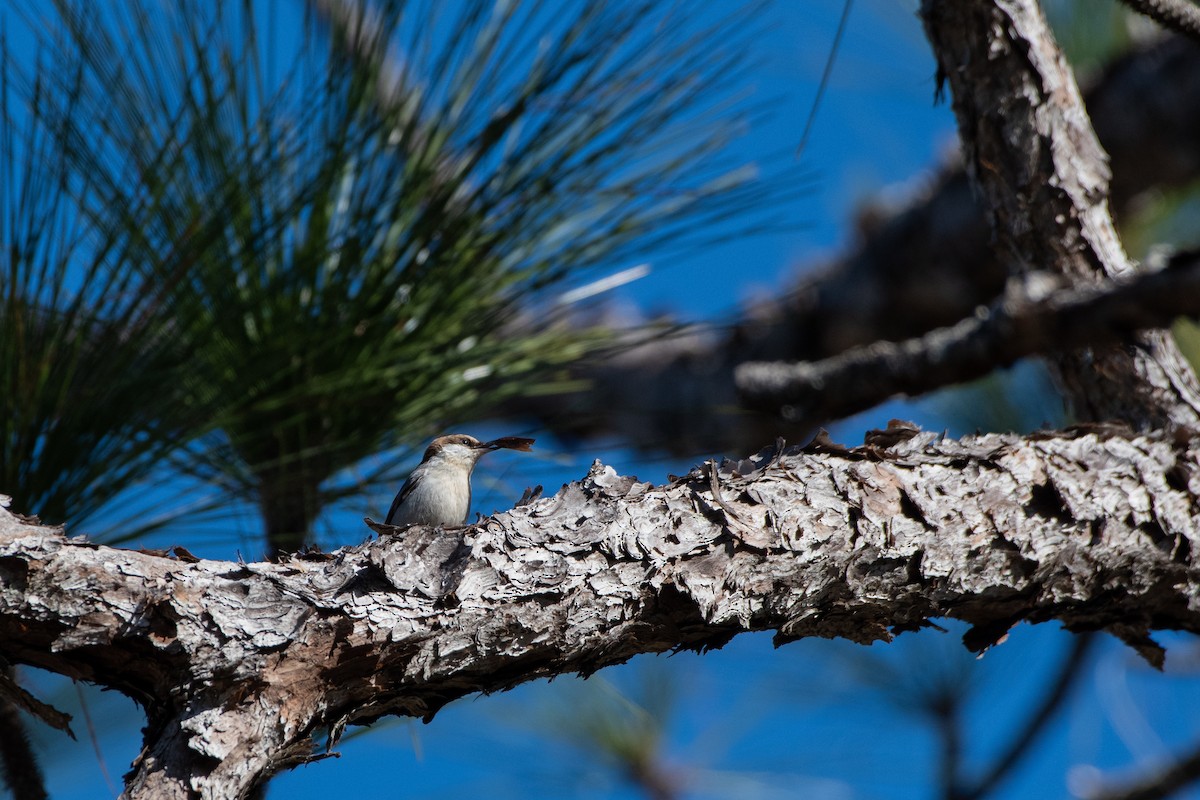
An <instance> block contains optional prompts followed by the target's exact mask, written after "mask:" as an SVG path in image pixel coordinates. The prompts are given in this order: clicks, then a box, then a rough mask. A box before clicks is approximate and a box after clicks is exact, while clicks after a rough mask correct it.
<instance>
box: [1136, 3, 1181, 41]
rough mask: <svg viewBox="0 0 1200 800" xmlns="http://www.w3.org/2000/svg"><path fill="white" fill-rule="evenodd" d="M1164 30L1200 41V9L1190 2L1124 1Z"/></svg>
mask: <svg viewBox="0 0 1200 800" xmlns="http://www.w3.org/2000/svg"><path fill="white" fill-rule="evenodd" d="M1123 2H1124V3H1125V5H1127V6H1129V7H1130V8H1132V9H1133V10H1134V11H1137V12H1138V13H1140V14H1145V15H1146V16H1147V17H1149V18H1150V19H1152V20H1154V21H1155V22H1157V23H1158V24H1159V25H1162V26H1163V27H1164V28H1166V29H1168V30H1172V31H1176V32H1178V33H1182V34H1183V35H1185V36H1190V37H1191V38H1193V39H1196V40H1197V41H1200V8H1197V7H1196V6H1195V5H1193V4H1192V3H1189V2H1188V0H1123Z"/></svg>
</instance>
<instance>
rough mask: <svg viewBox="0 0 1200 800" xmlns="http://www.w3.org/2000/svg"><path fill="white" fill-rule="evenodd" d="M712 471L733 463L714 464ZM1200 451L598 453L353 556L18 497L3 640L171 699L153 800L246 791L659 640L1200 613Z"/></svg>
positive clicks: (47, 664) (1, 608)
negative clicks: (205, 550)
mask: <svg viewBox="0 0 1200 800" xmlns="http://www.w3.org/2000/svg"><path fill="white" fill-rule="evenodd" d="M714 469H715V472H714ZM1198 503H1200V445H1198V444H1197V443H1196V442H1195V441H1193V440H1192V439H1190V438H1180V439H1179V440H1175V439H1166V438H1154V437H1145V436H1141V437H1133V436H1130V435H1128V434H1126V433H1122V432H1120V431H1117V430H1113V429H1107V428H1095V429H1090V430H1077V431H1073V432H1066V433H1061V434H1042V435H1038V436H1031V437H1026V438H1018V437H1013V436H995V435H993V436H982V437H975V438H970V439H964V440H960V441H951V440H939V439H937V438H936V437H935V436H933V435H931V434H916V435H914V434H913V432H912V431H911V430H908V429H905V428H896V429H893V430H891V431H889V432H886V433H885V432H880V433H878V434H876V435H873V436H871V437H870V438H869V443H868V444H867V445H865V446H863V447H860V448H855V449H853V450H846V449H844V448H840V447H837V446H834V445H831V444H829V443H828V442H824V443H817V444H815V445H814V446H812V447H810V448H808V449H807V450H805V451H800V450H793V451H790V452H786V453H784V452H772V451H766V452H764V453H762V454H760V455H759V456H757V457H756V458H755V459H751V460H746V461H743V462H726V463H725V464H723V465H721V466H720V467H715V468H714V466H713V465H710V464H706V465H704V466H703V467H702V468H698V469H696V470H693V472H692V473H691V474H689V475H688V476H686V477H684V478H680V479H675V480H673V481H672V482H670V483H668V484H666V485H663V486H652V485H650V484H647V483H640V482H638V481H637V480H636V479H634V478H622V477H619V476H617V475H616V474H614V473H613V472H612V470H611V469H607V468H603V467H601V466H600V465H599V464H597V465H596V466H595V467H594V468H593V470H592V472H591V473H590V474H589V475H588V477H587V478H586V479H585V480H583V481H581V482H579V483H574V484H570V485H568V486H566V487H564V488H563V490H562V491H560V492H559V493H558V494H557V495H556V496H554V497H552V498H544V499H542V500H539V501H537V502H535V503H532V504H530V505H527V506H523V507H520V508H517V509H514V510H512V511H510V512H508V513H505V514H500V515H498V516H496V517H493V518H489V519H486V520H484V521H483V522H482V523H481V524H480V525H478V526H475V527H471V528H466V529H462V530H458V531H444V532H443V531H431V530H429V529H424V528H413V529H410V530H408V531H405V532H396V533H389V535H385V536H383V537H381V538H380V539H379V540H377V541H373V542H370V543H368V544H364V545H362V546H359V547H355V548H347V549H344V550H341V551H339V552H338V553H336V554H334V555H333V556H330V557H326V558H324V559H319V558H307V559H305V558H294V559H292V560H290V561H287V562H284V563H278V564H275V563H262V564H258V563H256V564H233V563H225V562H215V561H199V562H196V563H184V562H181V561H178V560H174V559H171V558H168V557H165V556H164V555H157V554H152V553H141V552H134V551H126V550H116V549H112V548H106V547H99V546H96V545H93V544H89V543H87V542H84V541H80V540H72V539H67V538H65V537H64V536H63V535H62V534H61V533H60V532H58V531H57V530H54V529H48V528H43V527H38V526H36V525H33V524H30V523H28V522H25V521H22V520H20V519H18V518H16V517H13V516H12V515H10V514H8V513H7V512H3V513H0V655H3V657H5V658H6V659H8V660H10V661H13V662H20V663H26V664H32V665H36V666H39V667H43V668H46V669H50V670H54V671H57V672H60V673H63V674H67V675H70V676H72V677H76V678H82V679H85V680H89V681H94V682H97V683H100V684H102V685H105V686H110V687H113V688H117V689H120V690H122V691H123V692H125V693H126V694H128V695H130V696H131V697H134V698H135V699H136V700H138V701H139V702H140V703H141V704H142V705H143V706H144V707H145V708H146V711H147V715H148V723H149V724H148V726H147V740H146V747H145V749H144V750H143V752H142V754H141V756H139V758H138V760H137V762H136V763H135V768H134V771H133V773H132V774H131V777H130V779H129V783H128V786H127V790H128V793H129V795H130V796H131V797H135V798H136V797H156V798H157V797H186V796H191V795H192V793H198V794H200V795H202V796H208V797H240V796H243V795H244V794H245V793H246V792H247V791H249V789H250V787H252V786H253V785H254V784H255V783H256V782H257V781H260V780H262V779H263V777H264V776H266V775H269V774H270V773H272V772H273V771H276V770H278V769H281V768H283V767H286V766H289V765H292V764H295V763H300V762H303V761H305V760H310V759H311V758H313V757H314V744H313V739H314V737H316V736H317V735H318V733H319V732H320V731H323V730H330V731H332V736H333V738H334V739H336V736H337V734H338V733H339V732H340V730H341V729H342V727H343V726H344V725H346V724H348V723H363V722H367V721H370V720H372V719H374V718H376V717H379V716H381V715H385V714H404V715H411V716H423V717H429V716H431V715H432V714H433V713H434V712H436V711H437V709H438V708H440V707H441V706H442V705H444V704H445V703H447V702H449V701H451V700H453V699H455V698H457V697H461V696H462V695H464V694H468V693H472V692H481V691H482V692H489V691H496V690H499V689H503V688H506V687H508V686H511V685H513V684H515V683H519V682H522V681H526V680H529V679H532V678H536V677H541V676H546V675H556V674H563V673H570V672H583V673H588V672H592V671H594V670H596V669H599V668H601V667H603V666H606V665H608V664H614V663H618V662H621V661H624V660H626V659H628V658H629V657H631V656H633V655H635V654H637V653H644V652H661V651H664V650H670V649H673V648H681V647H682V648H698V649H703V648H708V647H717V646H720V645H721V644H723V643H724V642H725V641H727V640H728V638H729V637H731V636H733V635H735V634H736V633H738V632H741V631H749V630H775V631H776V632H777V633H776V641H777V642H780V643H782V642H786V641H790V640H792V639H796V638H800V637H804V636H823V637H833V636H840V637H845V638H849V639H852V640H854V641H859V642H868V641H872V640H876V639H888V638H890V637H891V636H892V635H894V633H896V632H897V631H901V630H911V629H914V628H918V627H921V626H922V625H924V624H926V623H927V622H928V620H930V619H931V618H935V617H954V618H957V619H962V620H965V621H967V622H968V623H970V624H971V625H972V628H971V632H970V633H969V634H968V635H967V636H966V643H967V645H968V646H969V647H971V648H973V649H976V650H980V649H983V648H985V647H987V646H989V645H991V644H992V643H993V642H995V641H997V640H998V639H999V638H1000V637H1001V636H1002V635H1003V633H1004V632H1005V631H1006V630H1007V629H1008V628H1009V627H1010V626H1012V625H1013V624H1015V623H1016V622H1018V621H1021V620H1029V621H1034V622H1037V621H1045V620H1050V619H1056V620H1059V621H1061V622H1062V623H1063V624H1065V625H1066V626H1068V627H1070V628H1072V629H1075V630H1094V629H1108V630H1111V631H1113V632H1114V633H1116V634H1117V635H1119V636H1122V637H1123V638H1124V639H1125V640H1126V641H1128V642H1130V643H1131V644H1133V645H1134V646H1136V647H1138V648H1139V649H1140V650H1141V651H1142V652H1143V653H1144V654H1146V655H1147V656H1148V657H1150V658H1152V659H1155V658H1161V651H1159V650H1158V649H1157V647H1156V646H1155V645H1154V644H1153V642H1152V641H1151V640H1150V639H1149V632H1150V630H1151V629H1153V628H1178V629H1184V630H1190V631H1196V632H1200V604H1197V602H1196V597H1198V596H1200V571H1198V570H1197V566H1198V565H1197V562H1196V557H1195V556H1194V555H1193V553H1194V552H1195V548H1194V547H1193V544H1192V541H1191V540H1192V538H1194V537H1195V536H1196V531H1197V530H1200V516H1198V512H1197V508H1200V505H1198Z"/></svg>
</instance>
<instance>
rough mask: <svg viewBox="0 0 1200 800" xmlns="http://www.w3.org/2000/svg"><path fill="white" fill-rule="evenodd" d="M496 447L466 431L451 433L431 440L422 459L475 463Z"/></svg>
mask: <svg viewBox="0 0 1200 800" xmlns="http://www.w3.org/2000/svg"><path fill="white" fill-rule="evenodd" d="M495 449H496V447H495V445H493V444H492V443H491V442H481V441H479V440H478V439H476V438H475V437H474V436H468V435H466V434H465V433H451V434H449V435H447V436H439V437H437V438H436V439H434V440H433V441H432V442H430V443H429V447H428V448H426V450H425V457H424V458H422V459H421V461H422V462H426V461H432V460H434V459H437V460H439V461H450V462H459V463H462V464H469V465H474V463H475V462H476V461H478V460H479V457H480V456H482V455H483V454H484V453H489V452H491V451H492V450H495Z"/></svg>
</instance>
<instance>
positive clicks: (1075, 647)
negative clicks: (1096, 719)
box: [954, 633, 1096, 800]
mask: <svg viewBox="0 0 1200 800" xmlns="http://www.w3.org/2000/svg"><path fill="white" fill-rule="evenodd" d="M1095 642H1096V637H1095V636H1094V635H1092V634H1087V633H1085V634H1080V635H1078V636H1075V637H1074V638H1073V640H1072V642H1071V649H1070V651H1069V652H1068V653H1067V656H1066V658H1064V659H1063V663H1062V665H1061V666H1060V667H1059V670H1058V674H1057V675H1056V676H1055V678H1054V680H1053V682H1051V683H1050V685H1049V687H1048V688H1047V689H1046V694H1045V696H1044V697H1043V698H1042V701H1041V702H1040V703H1038V705H1037V706H1036V707H1035V708H1034V709H1032V711H1031V712H1030V714H1029V717H1028V718H1027V719H1026V720H1025V724H1024V725H1022V726H1021V728H1020V730H1018V731H1017V732H1016V733H1014V734H1013V736H1012V740H1011V742H1010V743H1009V746H1008V748H1007V749H1005V751H1004V752H1003V753H1002V754H1001V755H1000V756H999V757H998V758H997V759H996V760H995V762H994V763H993V764H992V765H991V767H989V768H988V770H987V772H985V773H984V774H983V776H982V777H981V778H980V779H979V780H978V781H977V782H975V783H974V784H973V785H971V786H964V787H962V788H960V789H958V791H957V792H955V794H954V797H955V798H956V800H980V798H983V797H986V796H987V795H988V794H989V793H991V792H992V791H993V790H994V789H995V788H996V786H998V785H999V784H1000V782H1001V781H1003V780H1004V779H1005V778H1006V777H1008V776H1009V775H1010V774H1011V771H1012V769H1013V767H1015V766H1016V765H1017V764H1018V763H1019V762H1020V761H1021V759H1022V758H1023V757H1024V756H1025V755H1026V754H1027V753H1028V752H1029V751H1030V748H1031V747H1033V745H1035V744H1036V743H1037V741H1038V737H1039V736H1040V735H1041V734H1042V732H1044V731H1045V730H1046V726H1047V725H1049V723H1050V721H1051V720H1052V719H1054V716H1055V714H1057V713H1058V710H1059V709H1060V708H1061V707H1062V704H1063V701H1065V700H1066V699H1067V698H1068V697H1069V696H1070V694H1071V688H1072V687H1073V686H1074V685H1075V682H1076V680H1077V679H1078V678H1079V676H1080V675H1081V674H1083V666H1084V664H1085V663H1086V662H1087V657H1088V654H1089V653H1090V652H1091V650H1092V646H1093V645H1094V644H1095Z"/></svg>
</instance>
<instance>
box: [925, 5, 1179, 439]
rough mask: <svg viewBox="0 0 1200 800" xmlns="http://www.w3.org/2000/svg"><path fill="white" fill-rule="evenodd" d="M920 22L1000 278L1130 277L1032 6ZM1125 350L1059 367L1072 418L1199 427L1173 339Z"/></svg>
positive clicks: (1104, 171)
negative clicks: (999, 260)
mask: <svg viewBox="0 0 1200 800" xmlns="http://www.w3.org/2000/svg"><path fill="white" fill-rule="evenodd" d="M921 17H922V20H923V21H924V23H925V29H926V33H927V35H928V37H929V41H930V43H931V44H932V45H933V49H934V53H935V56H936V57H937V60H938V74H939V76H940V79H941V80H944V81H946V82H947V83H949V84H950V88H951V91H952V94H953V98H954V102H953V105H954V111H955V115H956V116H957V117H958V122H959V133H960V138H961V141H962V147H963V152H964V154H965V157H966V158H965V160H966V163H967V166H968V169H969V171H970V172H971V174H972V177H973V178H974V180H975V183H976V185H977V186H978V187H979V188H980V191H981V192H982V194H983V197H984V201H985V203H984V204H985V207H986V209H987V215H988V217H989V220H990V223H991V227H992V231H993V236H994V244H995V246H996V247H997V248H998V249H999V251H1000V252H1001V254H1002V256H1003V258H1004V259H1005V260H1006V261H1007V262H1008V264H1009V267H1010V269H1011V270H1013V271H1030V270H1035V269H1049V270H1054V271H1057V272H1060V273H1061V274H1063V275H1065V276H1067V277H1068V278H1070V279H1071V280H1072V281H1076V282H1078V283H1080V284H1091V283H1095V282H1097V281H1099V280H1101V279H1103V278H1105V277H1107V278H1121V277H1124V276H1127V275H1129V274H1130V273H1131V272H1132V271H1133V269H1134V266H1133V265H1132V264H1131V263H1130V261H1129V259H1128V258H1127V257H1126V255H1125V251H1124V249H1123V248H1122V246H1121V242H1120V239H1119V237H1118V236H1117V232H1116V227H1115V226H1114V224H1113V221H1112V217H1111V216H1110V214H1109V210H1108V181H1109V170H1108V161H1107V157H1106V156H1105V154H1104V151H1103V149H1102V148H1101V147H1100V143H1099V141H1098V140H1097V139H1096V136H1095V133H1094V132H1093V130H1092V127H1091V123H1090V121H1089V120H1088V116H1087V112H1086V110H1085V109H1084V106H1083V99H1082V97H1081V96H1080V94H1079V89H1078V87H1077V86H1076V84H1075V78H1074V75H1073V74H1072V72H1071V69H1070V67H1069V66H1068V65H1067V62H1066V59H1065V58H1064V57H1063V55H1062V52H1061V51H1060V50H1059V49H1058V46H1057V45H1056V44H1055V41H1054V37H1053V35H1052V34H1051V32H1050V28H1049V26H1048V25H1047V24H1046V20H1045V18H1044V17H1043V16H1042V12H1041V8H1040V7H1039V6H1038V4H1037V3H1036V2H1035V0H964V2H956V3H946V2H936V0H925V2H923V3H922V6H921ZM1135 341H1136V346H1135V347H1133V348H1114V347H1105V348H1099V349H1095V350H1092V351H1089V352H1086V353H1080V354H1072V355H1069V356H1064V357H1062V358H1060V359H1058V361H1057V367H1058V372H1059V375H1060V377H1061V379H1062V382H1063V383H1064V385H1065V387H1066V389H1067V391H1068V394H1069V396H1070V397H1071V399H1072V402H1073V404H1074V406H1075V408H1076V411H1077V413H1079V414H1080V415H1081V416H1083V417H1085V418H1091V419H1108V418H1112V419H1123V420H1126V421H1128V422H1130V423H1131V424H1134V425H1137V426H1139V427H1143V428H1162V427H1166V426H1182V427H1192V428H1194V427H1197V426H1198V425H1200V383H1198V382H1197V380H1196V376H1195V374H1194V373H1193V372H1192V370H1191V368H1190V367H1189V366H1188V364H1187V361H1186V360H1185V359H1184V358H1183V355H1182V354H1181V353H1180V352H1179V349H1178V347H1176V346H1175V343H1174V340H1172V339H1171V337H1170V335H1169V334H1168V333H1166V332H1165V331H1150V332H1146V333H1143V334H1141V335H1139V336H1138V337H1137V339H1136V340H1135Z"/></svg>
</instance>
